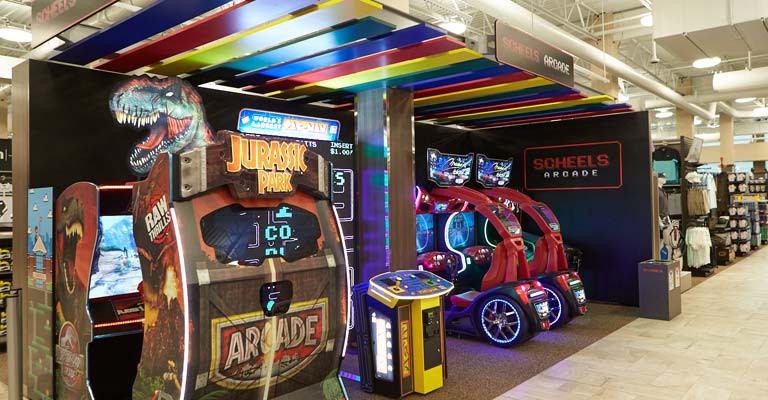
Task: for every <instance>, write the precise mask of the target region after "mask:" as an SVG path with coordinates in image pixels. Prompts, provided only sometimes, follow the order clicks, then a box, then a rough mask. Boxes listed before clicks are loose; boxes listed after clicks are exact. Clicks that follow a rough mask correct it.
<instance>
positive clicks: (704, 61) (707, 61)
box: [693, 57, 722, 69]
mask: <svg viewBox="0 0 768 400" xmlns="http://www.w3.org/2000/svg"><path fill="white" fill-rule="evenodd" d="M720 61H722V60H720V57H707V58H699V59H698V60H696V61H694V62H693V67H694V68H699V69H704V68H711V67H714V66H715V65H718V64H720Z"/></svg>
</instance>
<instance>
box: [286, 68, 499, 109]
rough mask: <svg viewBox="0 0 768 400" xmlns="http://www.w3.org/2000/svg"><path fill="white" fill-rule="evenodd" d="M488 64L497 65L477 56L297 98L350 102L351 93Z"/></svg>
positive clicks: (419, 80) (405, 83)
mask: <svg viewBox="0 0 768 400" xmlns="http://www.w3.org/2000/svg"><path fill="white" fill-rule="evenodd" d="M489 65H498V64H496V63H495V62H493V61H491V60H489V59H487V58H478V59H474V60H470V61H464V62H460V63H456V64H451V65H447V66H445V67H442V68H434V69H431V70H428V71H424V72H417V73H413V74H406V75H401V76H398V77H395V78H386V79H381V80H376V81H371V82H368V83H364V84H361V85H356V86H350V87H347V88H344V90H343V91H340V92H341V93H343V95H341V96H339V95H335V93H337V92H327V93H321V94H318V95H315V96H308V97H305V98H302V99H300V100H297V101H299V102H302V103H305V102H307V103H311V102H314V101H323V102H327V103H329V104H335V105H339V104H345V103H349V102H350V98H351V97H354V94H353V93H357V92H362V91H364V90H369V89H374V88H378V87H387V86H388V87H401V88H402V87H404V86H405V85H408V84H411V83H414V82H422V81H427V80H432V79H438V78H441V77H445V76H453V75H456V74H462V73H466V72H467V71H473V70H476V69H484V68H486V67H487V66H489Z"/></svg>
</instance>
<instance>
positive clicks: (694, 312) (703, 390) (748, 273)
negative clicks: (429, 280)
mask: <svg viewBox="0 0 768 400" xmlns="http://www.w3.org/2000/svg"><path fill="white" fill-rule="evenodd" d="M766 281H768V248H764V249H763V250H760V251H758V252H756V253H754V254H753V255H751V256H750V257H748V258H746V259H744V260H741V261H740V262H739V263H738V264H737V265H735V266H733V268H730V269H728V270H727V271H724V272H722V273H719V274H717V275H716V276H714V277H712V278H711V279H708V280H707V281H706V282H703V283H701V284H700V285H698V286H696V287H694V288H693V289H691V290H689V291H688V292H686V293H685V294H683V314H682V315H680V316H678V317H677V318H675V319H674V320H672V321H669V322H666V321H655V320H648V319H637V320H635V321H634V322H632V323H630V324H628V325H626V326H624V327H622V328H621V329H619V330H617V331H615V332H613V333H612V334H610V335H608V336H606V337H604V338H603V339H601V340H599V341H597V342H595V343H594V344H592V345H591V346H589V347H587V348H585V349H584V350H581V351H580V352H578V353H576V354H574V355H572V356H570V357H568V358H567V359H565V360H563V361H561V362H559V363H557V364H555V365H554V366H553V367H551V368H549V369H547V370H546V371H544V372H542V373H540V374H538V375H537V376H535V377H533V378H531V379H529V380H527V381H526V382H523V383H522V384H520V385H519V386H517V387H515V388H514V389H512V390H510V391H509V392H507V393H505V394H503V395H502V396H500V397H499V398H498V399H515V400H529V399H537V400H538V399H541V400H552V399H558V400H565V399H610V400H641V399H642V400H646V399H684V400H694V399H707V400H708V399H712V400H741V399H751V400H752V399H764V398H766V393H768V373H767V372H766V371H768V329H766V328H767V327H768V307H766V306H768V285H766V284H765V282H766Z"/></svg>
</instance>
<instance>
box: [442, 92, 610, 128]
mask: <svg viewBox="0 0 768 400" xmlns="http://www.w3.org/2000/svg"><path fill="white" fill-rule="evenodd" d="M611 100H613V98H612V97H611V96H592V97H586V98H583V99H576V100H566V101H556V102H553V103H544V104H534V105H528V106H523V107H519V106H514V107H512V108H507V109H501V110H492V111H481V112H472V113H461V114H460V115H454V116H451V117H444V118H437V119H436V120H435V121H436V122H437V123H439V124H445V123H455V122H457V121H466V120H477V119H488V118H497V117H508V116H512V115H517V114H526V113H532V112H539V111H548V110H556V109H561V108H567V107H577V106H583V105H589V104H597V103H602V102H605V101H611Z"/></svg>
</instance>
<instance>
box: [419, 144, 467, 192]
mask: <svg viewBox="0 0 768 400" xmlns="http://www.w3.org/2000/svg"><path fill="white" fill-rule="evenodd" d="M474 158H475V156H474V153H469V154H466V155H458V154H446V153H441V152H440V151H439V150H435V149H427V167H428V169H429V180H430V181H432V182H434V183H435V184H436V185H437V186H441V187H447V186H462V185H464V184H466V183H467V182H468V181H469V179H470V178H471V175H472V161H473V160H474Z"/></svg>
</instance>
